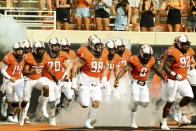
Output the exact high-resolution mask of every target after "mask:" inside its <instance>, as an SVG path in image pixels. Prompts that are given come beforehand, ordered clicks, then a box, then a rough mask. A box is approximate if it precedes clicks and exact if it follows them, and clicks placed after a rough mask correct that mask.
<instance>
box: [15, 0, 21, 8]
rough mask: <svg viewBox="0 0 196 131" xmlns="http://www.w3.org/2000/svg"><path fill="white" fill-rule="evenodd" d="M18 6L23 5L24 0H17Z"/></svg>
mask: <svg viewBox="0 0 196 131" xmlns="http://www.w3.org/2000/svg"><path fill="white" fill-rule="evenodd" d="M16 7H18V8H20V7H22V0H17V3H16Z"/></svg>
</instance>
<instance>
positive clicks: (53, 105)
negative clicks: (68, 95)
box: [48, 101, 56, 109]
mask: <svg viewBox="0 0 196 131" xmlns="http://www.w3.org/2000/svg"><path fill="white" fill-rule="evenodd" d="M55 103H56V102H55V101H51V102H48V106H49V109H54V108H55V107H56V106H55Z"/></svg>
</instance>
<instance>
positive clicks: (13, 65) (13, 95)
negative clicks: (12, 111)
mask: <svg viewBox="0 0 196 131" xmlns="http://www.w3.org/2000/svg"><path fill="white" fill-rule="evenodd" d="M24 64H25V61H24V59H23V58H22V60H21V61H20V62H18V61H17V60H16V58H15V57H14V54H13V53H12V52H10V53H8V54H6V55H5V56H4V58H3V64H2V70H1V73H2V75H3V74H4V73H3V72H2V71H5V72H6V74H7V75H6V76H4V75H3V76H4V81H3V82H4V83H3V85H4V86H3V87H5V89H4V91H6V96H7V99H8V101H9V102H18V101H19V100H20V99H22V96H23V89H24V79H23V74H22V71H23V67H24ZM5 66H6V67H5ZM12 77H13V78H15V80H16V81H15V82H11V81H10V80H9V79H10V78H12Z"/></svg>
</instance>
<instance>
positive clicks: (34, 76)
mask: <svg viewBox="0 0 196 131" xmlns="http://www.w3.org/2000/svg"><path fill="white" fill-rule="evenodd" d="M42 59H43V60H42V61H41V63H37V61H36V58H35V57H34V56H33V53H28V54H26V58H25V62H26V63H28V64H29V70H31V71H33V70H35V69H36V68H37V69H42V70H43V68H44V66H45V64H46V63H47V62H48V60H47V53H46V52H45V53H44V55H43V58H42ZM41 76H42V74H41V72H40V73H39V74H31V75H27V77H29V78H31V79H33V80H37V79H39V78H40V77H41Z"/></svg>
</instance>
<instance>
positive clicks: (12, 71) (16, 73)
mask: <svg viewBox="0 0 196 131" xmlns="http://www.w3.org/2000/svg"><path fill="white" fill-rule="evenodd" d="M3 62H4V63H5V64H7V65H8V68H7V70H6V72H7V74H8V75H10V76H11V77H14V78H15V79H16V80H18V79H20V78H21V77H22V71H23V67H24V64H25V61H24V59H22V61H21V62H20V63H18V62H17V60H16V58H15V57H14V54H13V53H11V52H10V53H7V54H6V55H5V56H4V58H3Z"/></svg>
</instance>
